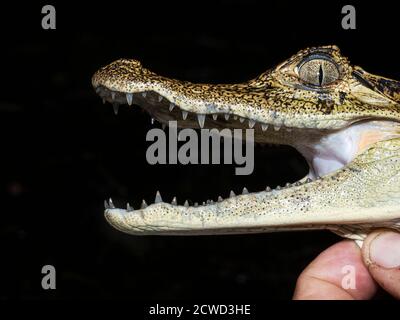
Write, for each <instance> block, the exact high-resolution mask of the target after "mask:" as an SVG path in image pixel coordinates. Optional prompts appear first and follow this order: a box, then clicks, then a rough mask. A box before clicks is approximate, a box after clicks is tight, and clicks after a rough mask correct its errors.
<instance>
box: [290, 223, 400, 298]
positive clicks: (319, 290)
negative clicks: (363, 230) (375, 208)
mask: <svg viewBox="0 0 400 320" xmlns="http://www.w3.org/2000/svg"><path fill="white" fill-rule="evenodd" d="M346 265H350V266H353V267H354V270H355V277H356V286H355V288H354V289H345V288H343V287H342V280H343V277H344V276H345V274H343V272H342V270H343V267H344V266H346ZM378 287H381V288H383V289H384V290H386V291H387V292H388V293H389V294H391V295H392V296H393V297H395V298H396V299H400V233H397V232H393V231H388V230H377V231H374V232H372V233H371V234H369V235H368V237H367V238H366V239H365V241H364V244H363V247H362V249H361V250H360V248H359V247H358V246H357V245H356V244H355V242H354V241H351V240H344V241H341V242H339V243H336V244H335V245H333V246H331V247H330V248H328V249H326V250H325V251H324V252H322V253H321V254H320V255H319V256H318V257H317V258H316V259H315V260H314V261H312V262H311V263H310V264H309V265H308V266H307V267H306V268H305V269H304V271H303V272H302V273H301V275H300V276H299V278H298V280H297V284H296V289H295V292H294V295H293V299H294V300H365V299H371V298H373V297H374V295H375V293H376V291H377V289H378Z"/></svg>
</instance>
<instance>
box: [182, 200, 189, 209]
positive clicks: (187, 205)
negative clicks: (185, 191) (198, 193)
mask: <svg viewBox="0 0 400 320" xmlns="http://www.w3.org/2000/svg"><path fill="white" fill-rule="evenodd" d="M183 205H184V206H185V207H186V208H188V207H189V201H187V200H186V201H185V203H184V204H183Z"/></svg>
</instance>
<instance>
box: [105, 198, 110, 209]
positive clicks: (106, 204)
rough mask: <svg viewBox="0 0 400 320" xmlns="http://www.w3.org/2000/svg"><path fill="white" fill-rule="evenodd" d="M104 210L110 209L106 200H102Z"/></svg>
mask: <svg viewBox="0 0 400 320" xmlns="http://www.w3.org/2000/svg"><path fill="white" fill-rule="evenodd" d="M104 209H110V206H109V205H108V202H107V200H104Z"/></svg>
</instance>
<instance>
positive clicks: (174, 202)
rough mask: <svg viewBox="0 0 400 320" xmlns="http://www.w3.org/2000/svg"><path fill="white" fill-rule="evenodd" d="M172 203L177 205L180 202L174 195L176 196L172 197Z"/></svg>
mask: <svg viewBox="0 0 400 320" xmlns="http://www.w3.org/2000/svg"><path fill="white" fill-rule="evenodd" d="M171 204H172V205H173V206H176V205H177V204H178V202H177V201H176V197H174V198H173V199H172V201H171Z"/></svg>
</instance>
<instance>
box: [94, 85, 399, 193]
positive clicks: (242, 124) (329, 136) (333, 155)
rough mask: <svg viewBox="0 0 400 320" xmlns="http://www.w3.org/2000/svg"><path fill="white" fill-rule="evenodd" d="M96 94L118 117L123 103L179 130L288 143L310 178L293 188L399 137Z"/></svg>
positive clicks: (151, 97)
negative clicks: (246, 132)
mask: <svg viewBox="0 0 400 320" xmlns="http://www.w3.org/2000/svg"><path fill="white" fill-rule="evenodd" d="M96 92H97V94H98V95H99V96H100V97H102V99H103V102H106V101H108V102H110V103H112V105H113V108H114V112H115V113H116V114H117V113H118V108H119V105H121V104H128V105H130V106H135V105H139V106H140V107H141V108H143V110H145V111H146V112H147V113H148V114H149V115H150V116H151V121H152V122H155V121H158V122H160V123H161V124H162V126H163V127H165V126H166V125H167V124H168V122H169V121H177V125H178V127H179V128H209V129H211V128H216V129H218V130H222V129H225V128H230V129H249V128H251V129H254V139H255V142H256V143H260V144H262V145H265V144H271V143H272V144H289V145H291V146H293V147H294V148H295V149H297V151H299V152H300V153H301V154H302V156H303V157H304V158H305V160H306V161H307V163H308V165H309V173H308V175H306V176H305V177H304V178H303V179H301V180H299V181H298V182H295V183H293V185H299V184H301V183H304V182H310V181H312V180H315V179H318V178H320V177H324V176H325V175H327V174H329V173H331V172H333V171H336V170H339V169H340V168H342V167H344V166H346V165H347V164H348V163H350V162H351V161H352V160H353V159H354V158H355V157H356V156H357V155H358V154H359V153H360V152H362V151H364V150H365V149H366V148H367V147H368V146H370V145H371V144H373V143H375V142H377V141H381V140H385V139H391V138H393V137H397V136H398V134H397V124H396V123H395V122H391V121H378V120H374V119H370V120H367V121H362V122H356V123H353V124H351V125H349V126H348V127H345V128H343V129H340V130H335V131H333V130H332V131H328V130H317V129H304V128H301V129H300V128H289V127H285V126H283V125H274V124H266V123H260V122H257V121H254V120H253V119H248V118H243V117H239V116H237V115H234V114H227V113H225V114H224V113H210V114H197V113H193V112H190V111H189V110H183V109H181V108H180V107H179V106H178V105H175V104H173V103H172V102H170V101H168V100H167V99H166V98H164V97H162V96H161V95H159V94H158V93H156V92H154V91H145V92H138V93H124V92H118V91H111V90H109V89H107V88H106V87H103V86H99V87H97V88H96ZM290 186H292V185H291V184H287V185H286V186H284V187H290ZM277 188H278V189H280V188H281V187H279V186H278V187H277ZM267 191H268V188H267ZM243 192H244V193H245V192H247V190H244V191H243Z"/></svg>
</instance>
